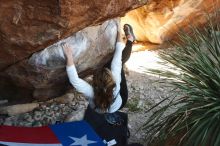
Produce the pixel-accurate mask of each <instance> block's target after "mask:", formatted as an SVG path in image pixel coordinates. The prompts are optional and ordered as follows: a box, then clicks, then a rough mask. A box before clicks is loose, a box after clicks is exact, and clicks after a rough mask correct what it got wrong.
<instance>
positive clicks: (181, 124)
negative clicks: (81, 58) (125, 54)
mask: <svg viewBox="0 0 220 146" xmlns="http://www.w3.org/2000/svg"><path fill="white" fill-rule="evenodd" d="M216 18H219V17H218V16H216ZM208 20H209V22H208V23H209V24H208V26H206V27H204V28H202V29H201V28H200V29H198V28H196V27H193V26H191V35H188V34H187V33H184V32H183V31H181V32H180V33H179V34H178V36H179V37H180V38H181V41H180V42H172V44H173V48H175V50H174V49H173V50H172V52H171V51H167V50H165V51H163V52H162V53H161V54H160V55H159V56H160V57H161V58H162V59H163V60H164V62H162V63H163V64H164V65H166V66H167V68H168V70H149V71H148V72H151V73H153V74H158V75H160V76H163V77H167V80H169V82H168V83H170V84H172V85H173V86H174V87H175V88H176V90H177V91H182V92H183V93H184V96H182V97H174V98H172V99H170V102H169V104H166V105H165V106H163V107H162V108H161V109H159V110H157V111H156V112H155V113H154V114H153V115H152V116H151V117H150V118H149V120H148V121H146V123H145V125H144V126H143V128H144V129H145V130H146V131H147V132H149V137H147V139H148V140H149V141H150V142H152V140H153V139H154V138H155V137H157V138H159V139H160V140H161V141H166V139H167V138H168V137H172V136H175V135H178V134H182V138H181V139H179V145H185V146H220V36H219V33H220V25H219V24H217V25H214V24H213V21H211V19H210V18H209V16H208ZM169 63H171V64H172V65H173V66H169V65H168V64H169ZM173 69H174V70H173ZM163 82H164V81H163ZM166 83H167V82H166ZM173 108H174V109H173ZM166 111H173V112H171V113H169V114H168V115H166V114H165V112H166Z"/></svg>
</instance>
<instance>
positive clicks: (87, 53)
mask: <svg viewBox="0 0 220 146" xmlns="http://www.w3.org/2000/svg"><path fill="white" fill-rule="evenodd" d="M117 23H118V22H117V21H116V20H110V21H106V22H105V23H103V24H102V25H99V26H93V27H87V28H85V29H83V30H81V31H79V32H77V33H76V34H74V35H73V36H71V37H68V38H66V39H64V40H61V41H59V42H57V43H55V44H53V45H51V46H49V47H47V48H46V49H44V50H42V51H40V52H37V53H34V54H33V55H32V56H31V57H30V58H29V59H28V60H24V61H22V62H20V63H18V64H16V65H13V66H11V67H9V68H8V69H6V70H5V71H4V72H3V73H5V74H7V77H8V78H9V79H8V80H10V81H11V82H12V83H11V84H13V85H16V86H18V87H20V89H19V90H17V92H16V94H17V95H20V96H21V95H22V96H23V98H24V97H25V96H27V97H32V96H33V97H34V98H36V99H47V98H50V97H56V96H58V95H62V94H63V93H64V91H65V89H66V87H67V85H68V84H69V83H68V80H67V76H66V71H65V57H64V54H63V51H62V48H61V46H60V43H62V42H67V43H68V44H70V46H71V47H72V48H73V52H74V61H75V64H76V66H77V70H78V72H79V73H80V72H82V71H84V74H85V73H86V72H90V71H92V70H93V69H95V68H97V67H99V66H101V63H105V62H107V61H108V60H109V59H110V58H109V57H110V56H109V54H110V53H112V52H113V50H114V47H115V41H116V36H117V26H118V25H117ZM3 73H2V74H3ZM2 82H3V80H2ZM6 82H8V81H7V80H5V82H4V83H2V84H1V85H3V86H4V87H2V88H6V87H5V84H6ZM8 84H9V85H8V86H10V87H8V88H9V89H5V90H1V91H0V92H2V94H4V93H5V92H7V93H12V94H13V96H15V95H16V94H15V93H14V92H9V91H8V90H12V85H10V83H8Z"/></svg>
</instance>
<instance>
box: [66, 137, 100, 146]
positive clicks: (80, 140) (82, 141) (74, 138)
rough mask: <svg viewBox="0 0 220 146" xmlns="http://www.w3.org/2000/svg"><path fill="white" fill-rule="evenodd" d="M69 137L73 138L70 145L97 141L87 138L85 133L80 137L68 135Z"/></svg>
mask: <svg viewBox="0 0 220 146" xmlns="http://www.w3.org/2000/svg"><path fill="white" fill-rule="evenodd" d="M69 138H71V139H72V140H74V143H72V144H71V145H70V146H74V145H80V146H88V144H92V143H97V142H96V141H92V140H88V139H87V135H84V136H83V137H81V138H76V137H71V136H69Z"/></svg>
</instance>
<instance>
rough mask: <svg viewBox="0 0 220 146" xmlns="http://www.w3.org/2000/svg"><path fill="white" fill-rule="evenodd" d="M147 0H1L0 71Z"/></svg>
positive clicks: (120, 14)
mask: <svg viewBox="0 0 220 146" xmlns="http://www.w3.org/2000/svg"><path fill="white" fill-rule="evenodd" d="M146 1H147V0H141V1H139V0H120V1H115V0H95V1H93V0H1V1H0V71H2V70H4V69H5V68H7V67H8V66H10V65H13V64H15V63H18V62H19V61H22V60H24V59H26V58H28V57H30V55H31V54H32V53H34V52H36V51H39V50H41V49H43V48H45V47H47V46H48V45H51V44H53V43H55V42H57V41H58V40H61V39H62V38H65V37H68V36H70V35H71V34H73V33H74V32H77V31H79V30H81V29H83V28H85V27H87V26H91V25H97V24H99V23H102V22H104V21H106V20H108V19H111V18H115V17H118V16H122V15H124V14H125V13H126V12H127V11H129V10H132V9H134V8H136V7H138V6H141V5H144V4H145V3H146Z"/></svg>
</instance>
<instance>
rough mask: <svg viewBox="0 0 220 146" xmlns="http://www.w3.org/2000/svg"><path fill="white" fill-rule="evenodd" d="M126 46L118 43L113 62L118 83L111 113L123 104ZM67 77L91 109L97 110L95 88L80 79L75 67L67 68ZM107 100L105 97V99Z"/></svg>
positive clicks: (112, 69) (114, 77) (114, 91)
mask: <svg viewBox="0 0 220 146" xmlns="http://www.w3.org/2000/svg"><path fill="white" fill-rule="evenodd" d="M124 47H125V45H124V43H122V42H117V43H116V48H115V53H114V56H113V59H112V62H111V72H112V75H113V79H114V81H115V83H116V86H115V88H114V89H113V96H114V97H115V98H116V99H115V101H114V102H113V103H112V104H111V106H110V108H109V109H108V111H106V112H109V113H113V112H116V111H117V110H118V109H119V108H120V107H121V104H122V98H121V95H120V93H119V91H120V83H121V68H122V61H121V60H122V51H123V49H124ZM66 71H67V75H68V78H69V81H70V83H71V84H72V85H73V87H75V88H76V90H77V91H78V92H80V93H82V94H83V95H84V96H85V97H86V98H87V99H88V101H89V105H90V107H91V108H93V109H94V108H95V104H94V101H93V99H94V89H93V87H92V86H91V85H90V84H89V83H88V82H86V81H85V80H83V79H81V78H79V76H78V73H77V70H76V67H75V65H71V66H67V67H66ZM103 98H105V97H103ZM96 111H97V112H100V110H99V109H96Z"/></svg>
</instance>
